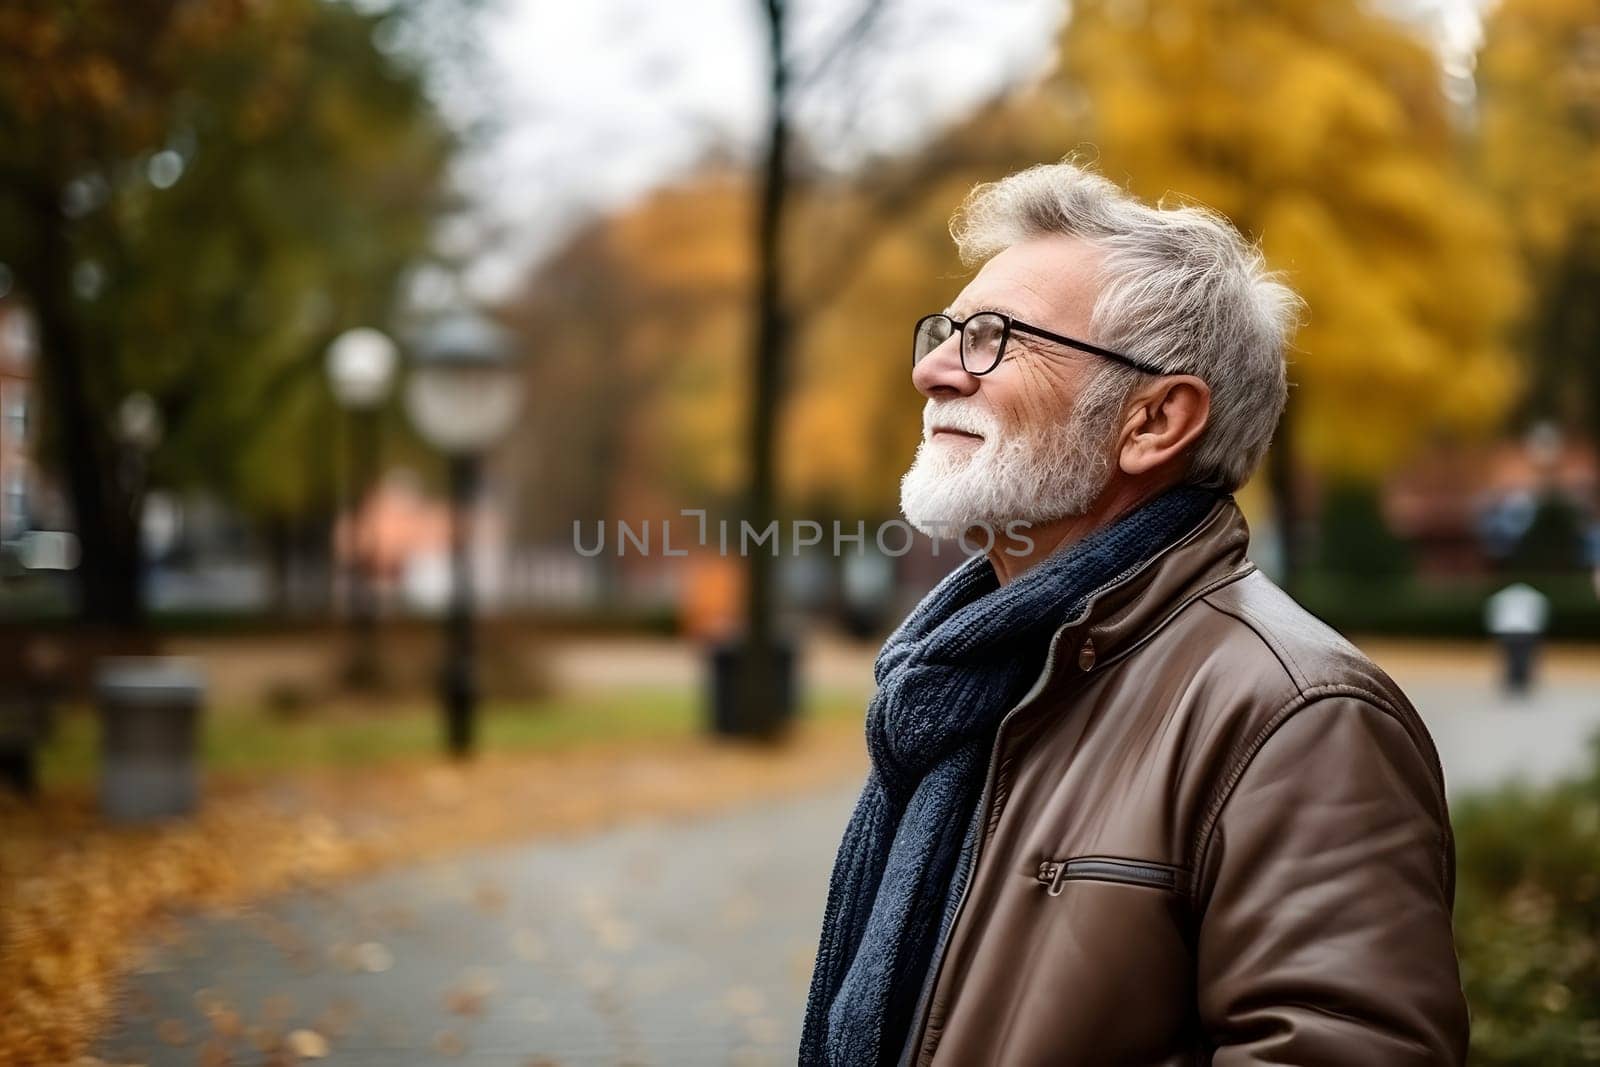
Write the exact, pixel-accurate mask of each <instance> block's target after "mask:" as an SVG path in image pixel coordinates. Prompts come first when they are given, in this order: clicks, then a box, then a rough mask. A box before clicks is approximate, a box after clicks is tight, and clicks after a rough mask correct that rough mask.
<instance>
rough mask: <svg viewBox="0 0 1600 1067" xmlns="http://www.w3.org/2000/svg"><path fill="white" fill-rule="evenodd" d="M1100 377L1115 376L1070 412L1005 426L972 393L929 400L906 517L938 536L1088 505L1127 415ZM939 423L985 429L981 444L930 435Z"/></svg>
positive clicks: (905, 496) (1050, 516)
mask: <svg viewBox="0 0 1600 1067" xmlns="http://www.w3.org/2000/svg"><path fill="white" fill-rule="evenodd" d="M1107 377H1110V378H1115V376H1107ZM1103 384H1104V385H1109V384H1111V383H1110V382H1108V381H1107V380H1106V378H1104V377H1101V376H1096V378H1095V379H1094V380H1093V381H1091V382H1090V383H1089V384H1088V385H1087V386H1086V387H1085V389H1084V391H1083V392H1082V393H1081V394H1079V396H1078V399H1077V400H1076V401H1075V402H1074V404H1073V407H1072V410H1071V411H1070V412H1069V413H1068V414H1067V417H1066V418H1064V419H1062V420H1060V421H1059V422H1051V423H1048V424H1047V425H1044V426H1037V427H1034V426H1029V427H1021V428H1012V427H1003V426H1001V425H999V422H998V420H997V419H996V418H995V417H994V415H993V414H991V413H990V412H989V410H988V409H986V408H982V407H979V406H978V405H977V404H975V403H974V402H973V401H972V400H971V399H970V398H967V397H962V398H959V399H956V400H939V401H936V400H930V401H928V403H927V405H926V406H925V407H924V409H923V413H922V423H923V436H922V441H921V443H920V444H918V445H917V455H916V459H915V460H913V461H912V464H911V469H910V470H908V471H907V472H906V475H905V477H904V478H902V479H901V481H900V510H901V511H902V512H903V513H904V514H905V517H906V521H907V522H909V523H910V524H911V525H912V526H914V527H915V528H916V529H918V530H920V531H922V533H924V534H926V535H927V536H929V537H931V538H934V539H935V540H939V539H949V538H957V537H960V536H961V535H962V534H963V533H964V532H965V531H968V530H971V529H973V528H974V527H987V529H988V530H989V531H991V532H992V533H993V534H994V535H996V536H999V535H1002V534H1004V533H1006V530H1007V524H1009V523H1013V522H1022V523H1028V524H1035V525H1037V524H1042V523H1047V522H1054V521H1055V520H1057V519H1063V518H1066V517H1067V516H1069V515H1082V514H1084V513H1085V512H1087V511H1088V510H1089V508H1090V507H1091V506H1092V505H1093V503H1094V501H1095V499H1096V498H1097V497H1099V495H1100V493H1101V491H1102V490H1104V489H1105V487H1106V482H1107V481H1109V480H1110V477H1111V455H1110V439H1111V433H1112V430H1113V428H1114V427H1115V426H1116V423H1117V420H1118V418H1119V417H1120V415H1121V413H1122V399H1123V390H1121V389H1116V388H1112V389H1105V388H1099V387H1100V386H1102V385H1103ZM935 423H937V424H938V425H941V426H950V427H953V428H955V429H958V430H965V431H968V432H971V433H977V434H981V435H982V436H983V442H982V443H981V444H979V445H977V446H976V447H973V446H972V445H969V444H963V443H960V442H955V441H950V442H946V441H942V440H941V441H933V440H931V439H930V437H929V434H928V430H929V428H930V427H932V426H933V425H934V424H935Z"/></svg>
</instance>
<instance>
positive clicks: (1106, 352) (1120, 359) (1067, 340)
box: [1011, 320, 1166, 375]
mask: <svg viewBox="0 0 1600 1067" xmlns="http://www.w3.org/2000/svg"><path fill="white" fill-rule="evenodd" d="M1011 328H1012V329H1013V330H1015V331H1016V332H1017V333H1028V334H1032V335H1033V336H1035V337H1042V338H1044V339H1045V340H1046V341H1054V342H1055V343H1056V344H1058V345H1066V346H1067V347H1068V348H1076V349H1078V350H1079V351H1081V352H1088V353H1089V354H1090V355H1095V356H1103V357H1105V358H1106V359H1109V360H1113V361H1114V362H1117V363H1121V364H1122V365H1123V366H1125V367H1132V368H1133V369H1134V370H1137V371H1143V372H1144V373H1146V374H1157V375H1160V374H1165V373H1166V371H1164V370H1161V369H1160V368H1158V367H1152V366H1151V365H1150V364H1148V363H1145V362H1143V361H1142V360H1137V359H1134V358H1133V357H1132V356H1125V355H1123V354H1122V353H1121V352H1113V351H1112V350H1111V349H1109V348H1101V347H1100V346H1099V345H1092V344H1090V343H1089V342H1088V341H1079V340H1077V339H1076V338H1072V337H1063V336H1061V335H1060V334H1058V333H1051V332H1050V331H1049V330H1041V329H1039V328H1038V327H1036V326H1029V325H1027V324H1026V323H1021V322H1017V321H1015V320H1013V321H1012V323H1011Z"/></svg>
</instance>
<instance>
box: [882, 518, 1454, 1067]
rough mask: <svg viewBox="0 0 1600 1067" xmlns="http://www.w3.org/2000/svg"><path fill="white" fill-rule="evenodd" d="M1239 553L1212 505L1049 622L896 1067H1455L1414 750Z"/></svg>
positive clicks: (1442, 926)
mask: <svg viewBox="0 0 1600 1067" xmlns="http://www.w3.org/2000/svg"><path fill="white" fill-rule="evenodd" d="M1248 540H1249V535H1248V531H1247V530H1246V528H1245V523H1244V519H1243V516H1241V515H1240V513H1239V510H1238V508H1237V507H1236V506H1235V505H1234V503H1233V502H1232V501H1231V500H1225V501H1223V502H1221V503H1219V504H1218V505H1217V507H1216V508H1215V509H1214V510H1213V511H1212V512H1211V514H1210V515H1209V516H1208V517H1207V518H1206V520H1205V521H1204V522H1203V523H1202V524H1201V525H1200V527H1199V528H1198V529H1197V530H1196V531H1195V532H1194V533H1192V534H1190V535H1189V536H1188V537H1187V538H1185V539H1184V540H1182V541H1180V542H1179V543H1178V544H1177V545H1175V546H1174V547H1172V548H1170V549H1168V550H1167V551H1165V552H1163V553H1161V554H1160V555H1159V556H1157V557H1156V558H1155V559H1153V560H1151V561H1149V562H1148V563H1147V564H1145V565H1144V566H1143V567H1142V568H1140V569H1139V570H1138V571H1137V572H1135V573H1133V574H1131V575H1127V576H1124V577H1123V578H1121V579H1120V580H1119V581H1117V582H1115V583H1112V584H1111V585H1109V586H1107V587H1106V588H1104V589H1103V590H1101V591H1100V592H1099V593H1098V594H1097V595H1096V596H1095V597H1093V598H1092V599H1091V602H1090V604H1089V607H1088V608H1087V609H1086V611H1085V612H1084V614H1083V616H1082V617H1080V618H1079V619H1077V620H1075V621H1073V622H1069V623H1068V624H1066V625H1065V626H1063V627H1062V628H1061V629H1060V630H1059V631H1058V632H1057V633H1056V635H1055V638H1054V640H1053V642H1052V644H1051V647H1050V656H1049V659H1048V660H1047V661H1046V664H1045V667H1044V670H1043V672H1042V673H1041V675H1040V677H1039V679H1038V681H1037V682H1036V683H1035V685H1034V687H1033V690H1032V691H1031V692H1030V693H1029V694H1028V696H1027V697H1025V698H1024V699H1023V700H1022V701H1021V702H1020V703H1019V704H1017V705H1016V707H1014V708H1013V709H1012V710H1011V711H1010V713H1009V714H1008V715H1007V716H1006V718H1005V720H1004V721H1003V723H1002V724H1001V727H1000V732H999V735H998V737H997V739H996V742H995V747H994V751H993V755H992V757H991V759H990V763H989V772H988V779H987V781H986V783H985V785H984V790H983V797H982V800H981V801H980V802H979V809H978V810H979V812H980V813H982V818H983V819H984V824H983V830H982V833H981V834H980V836H979V837H978V838H977V846H976V853H975V856H976V858H975V860H974V861H973V862H972V863H971V864H970V865H969V867H968V871H969V872H970V874H969V877H968V879H967V880H966V888H965V891H964V894H963V895H962V897H961V902H960V905H959V907H958V910H957V911H956V914H955V919H954V923H953V925H952V927H951V929H950V932H949V935H948V937H947V939H946V941H945V942H944V944H943V945H942V948H941V951H939V952H936V953H935V957H934V964H933V969H932V970H931V971H930V974H929V977H928V980H927V983H926V984H925V986H924V989H923V999H922V1003H921V1005H920V1006H919V1009H918V1012H917V1014H916V1015H915V1016H914V1018H913V1023H912V1027H911V1031H910V1036H909V1038H908V1040H907V1043H906V1046H905V1050H904V1053H903V1055H902V1061H903V1062H910V1063H915V1064H918V1065H926V1064H937V1065H947V1064H948V1065H958V1067H976V1065H983V1064H1005V1065H1013V1064H1015V1065H1032V1064H1052V1065H1053V1064H1197V1063H1216V1064H1240V1063H1275V1064H1338V1065H1341V1067H1344V1065H1361V1067H1374V1065H1379V1064H1441V1063H1444V1064H1454V1063H1461V1062H1463V1061H1464V1060H1465V1058H1466V1048H1467V1007H1466V1002H1465V1000H1464V998H1463V996H1462V993H1461V982H1460V976H1459V973H1458V970H1457V965H1456V955H1455V949H1454V944H1453V941H1452V936H1451V925H1450V911H1451V904H1452V898H1453V895H1454V889H1455V887H1454V872H1455V854H1454V844H1453V841H1452V838H1451V835H1450V823H1449V818H1448V816H1447V813H1446V810H1445V798H1444V785H1443V779H1442V775H1441V773H1440V769H1439V761H1438V756H1437V755H1436V754H1435V752H1434V748H1433V742H1432V740H1431V739H1430V738H1429V736H1428V733H1427V730H1426V729H1425V728H1424V727H1423V724H1422V722H1421V721H1420V720H1419V719H1418V717H1417V713H1416V711H1415V709H1413V708H1412V706H1411V704H1410V703H1409V702H1408V701H1407V700H1406V698H1405V695H1404V694H1403V693H1401V692H1400V690H1399V689H1398V688H1397V687H1396V686H1395V684H1394V682H1393V681H1391V680H1390V679H1389V678H1388V676H1387V675H1385V674H1384V673H1383V672H1382V671H1381V670H1379V669H1378V667H1376V666H1375V665H1374V664H1373V663H1372V662H1371V661H1370V660H1368V659H1367V658H1366V657H1365V656H1363V655H1362V654H1361V653H1360V652H1358V651H1357V650H1356V649H1355V648H1354V647H1352V646H1351V645H1350V644H1349V643H1348V642H1346V641H1345V640H1344V639H1342V638H1341V637H1339V636H1338V635H1337V634H1336V633H1334V632H1333V631H1332V630H1330V629H1329V628H1328V627H1326V626H1325V625H1323V624H1322V623H1321V622H1319V621H1318V620H1317V619H1315V618H1313V617H1312V616H1311V615H1309V614H1308V613H1307V612H1306V611H1305V610H1304V609H1302V608H1301V607H1299V606H1298V605H1297V604H1295V603H1294V601H1292V600H1290V599H1289V597H1288V596H1286V595H1285V594H1284V593H1283V592H1282V591H1281V590H1279V589H1278V588H1277V587H1276V586H1275V585H1273V584H1272V583H1271V582H1270V581H1268V580H1267V579H1266V577H1264V576H1263V575H1261V574H1260V573H1258V572H1257V571H1256V570H1255V567H1254V565H1253V564H1251V563H1250V562H1249V561H1248V560H1246V558H1245V548H1246V545H1247V542H1248Z"/></svg>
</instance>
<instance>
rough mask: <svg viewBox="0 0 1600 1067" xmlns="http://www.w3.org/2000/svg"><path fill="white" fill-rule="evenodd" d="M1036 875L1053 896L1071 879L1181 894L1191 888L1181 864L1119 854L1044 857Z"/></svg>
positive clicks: (1063, 888)
mask: <svg viewBox="0 0 1600 1067" xmlns="http://www.w3.org/2000/svg"><path fill="white" fill-rule="evenodd" d="M1034 877H1035V878H1036V879H1037V880H1038V881H1039V882H1040V883H1041V884H1042V885H1044V886H1045V888H1046V890H1047V891H1048V892H1049V894H1050V895H1051V896H1053V897H1058V896H1060V895H1061V894H1062V892H1063V891H1064V890H1065V889H1066V887H1067V883H1068V882H1115V883H1118V884H1120V885H1137V886H1145V887H1147V888H1150V889H1165V890H1169V891H1171V892H1174V893H1182V892H1184V891H1186V890H1187V889H1188V886H1189V881H1188V872H1187V871H1185V870H1184V869H1183V868H1182V867H1174V866H1172V865H1171V864H1168V863H1155V862H1152V861H1150V860H1126V859H1121V858H1119V857H1116V856H1072V857H1069V858H1067V859H1059V860H1045V861H1043V862H1041V863H1040V864H1039V869H1038V871H1037V872H1036V873H1035V875H1034Z"/></svg>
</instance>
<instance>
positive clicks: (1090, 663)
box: [1078, 638, 1094, 671]
mask: <svg viewBox="0 0 1600 1067" xmlns="http://www.w3.org/2000/svg"><path fill="white" fill-rule="evenodd" d="M1078 669H1079V670H1085V671H1087V670H1093V669H1094V642H1093V641H1091V640H1089V639H1088V638H1085V639H1084V642H1083V647H1082V648H1080V649H1078Z"/></svg>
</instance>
